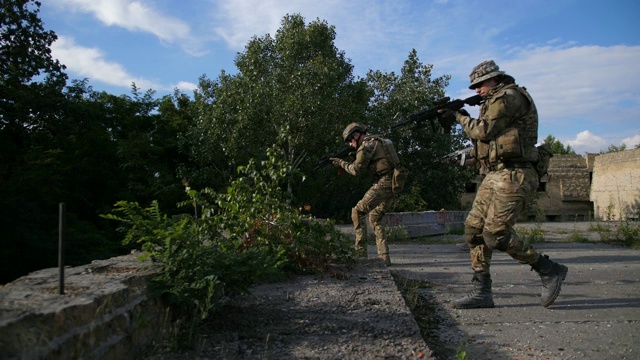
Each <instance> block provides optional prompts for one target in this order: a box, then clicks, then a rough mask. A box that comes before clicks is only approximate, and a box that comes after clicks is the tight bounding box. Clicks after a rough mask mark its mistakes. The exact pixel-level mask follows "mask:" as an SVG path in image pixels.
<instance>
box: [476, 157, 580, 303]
mask: <svg viewBox="0 0 640 360" xmlns="http://www.w3.org/2000/svg"><path fill="white" fill-rule="evenodd" d="M537 181H538V178H537V174H535V173H534V172H533V170H532V169H523V170H520V169H518V170H516V171H510V172H507V171H504V173H503V179H502V185H501V186H500V188H499V189H500V191H497V192H496V195H495V198H496V201H495V202H494V206H493V207H492V208H491V209H490V213H489V216H488V218H487V224H486V226H485V232H483V237H484V238H485V242H486V243H487V244H488V245H489V246H491V247H492V248H494V249H498V250H500V251H505V252H506V253H507V254H509V255H510V256H511V257H512V258H514V259H515V260H517V261H518V262H520V263H521V264H528V265H531V267H532V269H533V270H535V271H536V272H537V273H538V275H539V276H540V278H541V280H542V293H541V303H542V305H543V306H544V307H547V306H549V305H551V304H553V302H554V301H555V299H556V298H557V297H558V295H559V294H560V289H561V286H562V281H563V280H564V279H565V277H566V276H567V272H568V268H567V267H566V266H564V265H561V264H558V263H555V262H553V261H551V260H549V257H548V256H546V255H541V254H540V253H538V252H537V251H535V250H534V249H533V248H532V247H531V245H530V244H526V243H525V242H524V241H522V239H521V238H520V237H519V236H518V234H517V233H516V232H515V230H514V228H513V226H514V225H515V223H516V220H517V218H518V216H519V215H520V213H521V212H522V210H523V209H524V207H525V204H526V199H528V198H529V195H530V194H531V192H532V191H535V189H536V188H537Z"/></svg>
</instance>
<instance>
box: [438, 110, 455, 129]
mask: <svg viewBox="0 0 640 360" xmlns="http://www.w3.org/2000/svg"><path fill="white" fill-rule="evenodd" d="M438 123H440V126H442V127H443V128H444V129H451V127H452V126H453V125H454V124H455V123H456V112H455V111H453V110H449V109H439V110H438Z"/></svg>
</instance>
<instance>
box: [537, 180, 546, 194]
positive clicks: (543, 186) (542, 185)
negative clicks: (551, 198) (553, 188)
mask: <svg viewBox="0 0 640 360" xmlns="http://www.w3.org/2000/svg"><path fill="white" fill-rule="evenodd" d="M545 191H547V182H546V181H540V184H539V185H538V192H545Z"/></svg>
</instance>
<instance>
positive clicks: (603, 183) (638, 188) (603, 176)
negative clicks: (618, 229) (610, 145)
mask: <svg viewBox="0 0 640 360" xmlns="http://www.w3.org/2000/svg"><path fill="white" fill-rule="evenodd" d="M590 198H591V201H593V204H594V211H595V214H596V217H597V218H598V219H602V220H627V219H637V218H638V211H640V149H634V150H626V151H618V152H613V153H608V154H602V155H599V156H597V157H596V158H595V162H594V166H593V180H592V184H591V196H590Z"/></svg>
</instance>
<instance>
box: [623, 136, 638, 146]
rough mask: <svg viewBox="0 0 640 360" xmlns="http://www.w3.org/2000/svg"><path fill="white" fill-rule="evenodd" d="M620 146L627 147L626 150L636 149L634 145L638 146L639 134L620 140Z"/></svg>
mask: <svg viewBox="0 0 640 360" xmlns="http://www.w3.org/2000/svg"><path fill="white" fill-rule="evenodd" d="M622 144H625V145H627V148H628V149H631V148H634V147H636V145H638V144H640V134H635V135H633V136H630V137H626V138H624V139H622Z"/></svg>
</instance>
